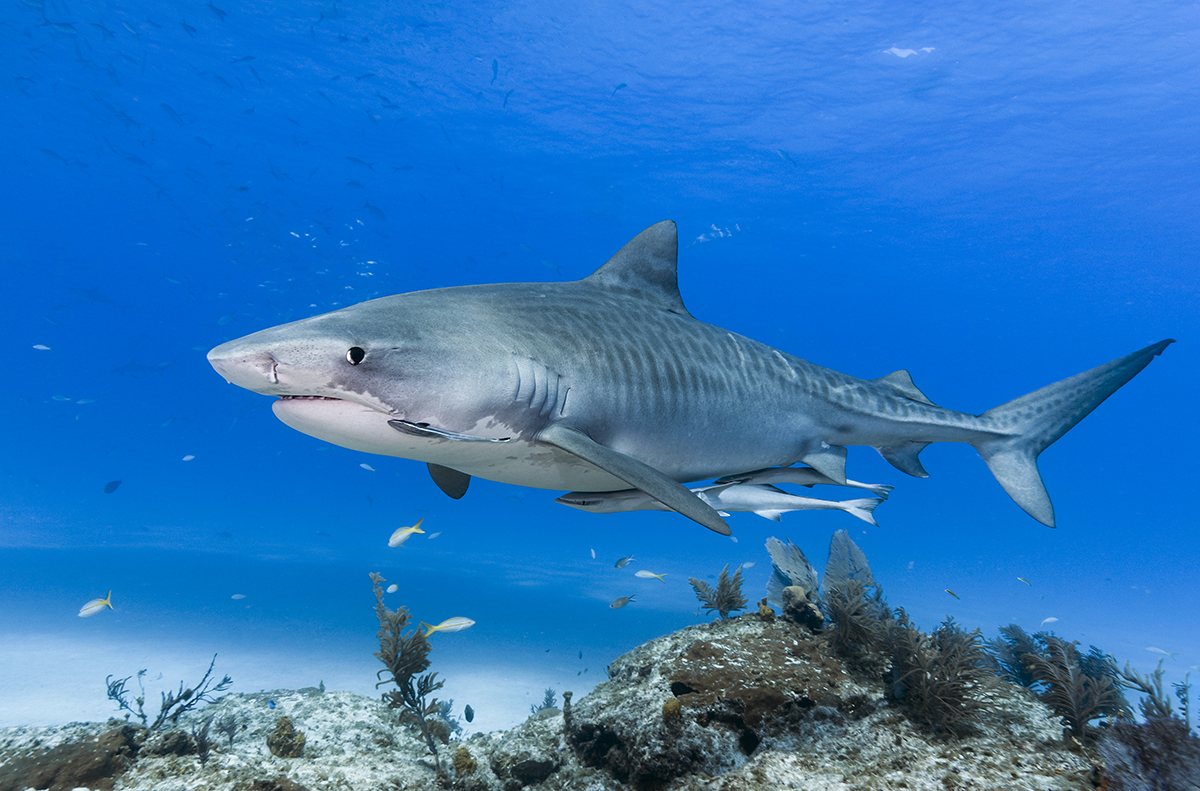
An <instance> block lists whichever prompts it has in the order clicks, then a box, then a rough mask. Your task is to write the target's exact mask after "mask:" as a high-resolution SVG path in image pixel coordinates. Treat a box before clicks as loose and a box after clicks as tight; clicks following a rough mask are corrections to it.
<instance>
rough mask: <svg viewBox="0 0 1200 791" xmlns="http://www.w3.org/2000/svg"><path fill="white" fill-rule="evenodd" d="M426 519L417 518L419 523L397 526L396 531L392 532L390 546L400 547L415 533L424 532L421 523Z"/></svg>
mask: <svg viewBox="0 0 1200 791" xmlns="http://www.w3.org/2000/svg"><path fill="white" fill-rule="evenodd" d="M424 521H425V517H423V516H422V517H421V518H420V519H418V520H417V523H416V524H415V525H413V526H412V527H397V528H396V532H395V533H392V537H391V538H389V539H388V546H389V547H398V546H400V545H401V544H403V543H404V542H405V541H407V540H408V539H409V538H411V537H412V534H413V533H424V532H425V531H424V530H422V529H421V523H422V522H424Z"/></svg>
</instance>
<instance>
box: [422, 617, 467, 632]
mask: <svg viewBox="0 0 1200 791" xmlns="http://www.w3.org/2000/svg"><path fill="white" fill-rule="evenodd" d="M474 625H475V622H474V621H472V620H471V619H470V618H463V617H462V616H461V615H458V616H455V617H453V618H447V619H446V620H444V621H442V622H441V623H439V624H438V625H437V626H430V625H429V624H427V623H422V624H421V626H424V627H425V636H426V637H428V636H429V635H431V634H433V633H434V632H461V631H462V630H463V629H470V628H471V627H472V626H474Z"/></svg>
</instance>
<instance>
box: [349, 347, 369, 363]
mask: <svg viewBox="0 0 1200 791" xmlns="http://www.w3.org/2000/svg"><path fill="white" fill-rule="evenodd" d="M366 356H367V353H366V351H364V350H363V349H362V348H361V347H358V346H351V347H350V351H348V352H346V362H348V363H350V364H351V365H358V364H359V363H361V362H362V361H363V359H364V358H365V357H366Z"/></svg>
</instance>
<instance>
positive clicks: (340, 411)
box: [208, 312, 404, 455]
mask: <svg viewBox="0 0 1200 791" xmlns="http://www.w3.org/2000/svg"><path fill="white" fill-rule="evenodd" d="M355 324H356V322H355V321H353V320H352V319H351V317H349V316H345V315H339V312H335V313H328V314H325V315H322V316H315V317H313V318H309V319H304V320H302V321H295V322H292V323H290V324H283V325H280V326H278V327H271V328H270V329H265V330H262V331H261V332H256V333H254V334H252V335H247V336H246V337H244V338H238V339H236V340H232V341H229V342H227V343H223V344H221V345H220V346H218V347H216V348H215V349H213V350H212V351H210V352H209V353H208V362H209V363H210V364H211V365H212V367H213V368H214V369H216V371H217V373H219V374H220V375H221V376H223V377H224V378H225V379H226V381H228V382H230V383H231V384H235V385H237V386H239V387H243V388H245V389H247V390H250V391H252V392H255V393H260V394H262V395H269V396H279V398H278V400H276V401H275V403H274V404H273V406H272V411H274V413H275V415H276V417H278V418H279V419H280V420H281V421H283V422H284V423H285V424H287V425H288V426H290V427H292V428H294V429H296V430H297V431H302V432H304V433H305V434H309V435H311V436H314V437H317V438H318V439H322V440H325V441H326V442H332V443H334V444H336V445H341V446H343V447H349V448H354V449H356V450H363V451H367V452H371V453H384V454H387V455H391V454H392V451H393V450H394V448H393V446H394V445H396V444H397V442H398V441H402V439H403V438H402V437H400V436H399V435H398V434H397V432H396V431H394V430H393V429H392V428H390V427H389V426H388V424H387V421H388V420H389V419H392V418H395V417H397V416H400V417H403V416H404V415H403V413H402V411H401V409H400V408H399V404H400V403H401V397H400V395H399V393H398V392H397V391H398V390H399V389H401V386H402V383H400V382H397V381H396V379H395V377H394V376H393V377H384V376H382V375H381V367H380V365H379V364H378V360H376V359H373V358H375V357H377V356H391V355H394V354H395V353H396V350H394V349H387V350H384V349H380V348H379V346H378V344H377V343H374V342H368V341H367V340H365V335H364V332H363V329H362V328H361V327H356V326H355ZM364 344H365V346H364Z"/></svg>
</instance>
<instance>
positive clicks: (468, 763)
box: [454, 747, 479, 777]
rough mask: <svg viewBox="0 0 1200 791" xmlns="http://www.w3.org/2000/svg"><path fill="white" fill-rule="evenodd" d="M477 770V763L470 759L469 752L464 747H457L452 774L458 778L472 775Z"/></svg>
mask: <svg viewBox="0 0 1200 791" xmlns="http://www.w3.org/2000/svg"><path fill="white" fill-rule="evenodd" d="M478 768H479V763H478V762H477V761H476V760H475V759H474V758H472V757H471V751H470V750H468V749H467V748H466V747H459V748H458V751H457V752H456V753H454V774H455V775H457V776H458V777H463V776H465V775H469V774H474V773H475V770H476V769H478Z"/></svg>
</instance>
